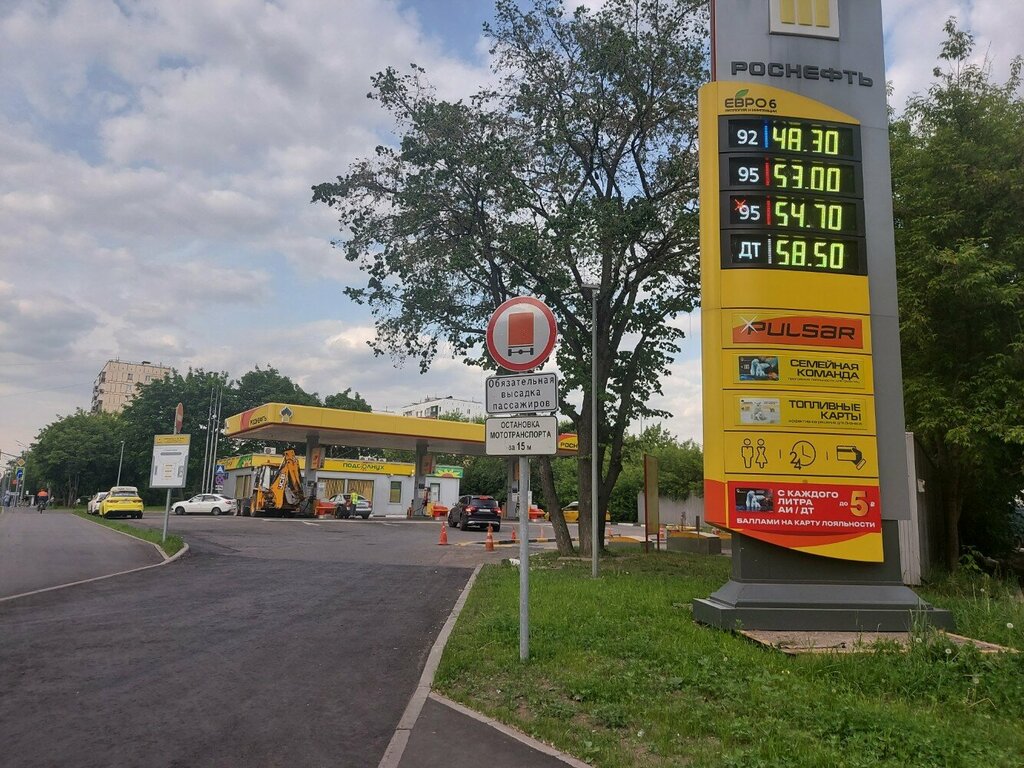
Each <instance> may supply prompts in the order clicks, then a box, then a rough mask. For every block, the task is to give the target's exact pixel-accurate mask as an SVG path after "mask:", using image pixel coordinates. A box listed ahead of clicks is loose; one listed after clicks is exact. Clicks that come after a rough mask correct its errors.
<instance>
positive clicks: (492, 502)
mask: <svg viewBox="0 0 1024 768" xmlns="http://www.w3.org/2000/svg"><path fill="white" fill-rule="evenodd" d="M448 525H450V526H451V527H452V528H461V529H462V530H464V531H467V530H469V527H470V526H476V527H478V528H486V527H487V526H488V525H493V526H494V530H495V531H500V530H501V515H500V514H499V509H498V500H497V499H495V498H494V497H493V496H461V497H460V498H459V500H458V501H456V502H455V503H454V504H453V505H452V508H451V509H449V510H448Z"/></svg>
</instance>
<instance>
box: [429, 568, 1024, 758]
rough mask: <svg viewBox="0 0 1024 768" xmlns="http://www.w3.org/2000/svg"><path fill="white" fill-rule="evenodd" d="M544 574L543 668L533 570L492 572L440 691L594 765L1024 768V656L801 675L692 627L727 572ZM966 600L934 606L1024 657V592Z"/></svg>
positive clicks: (859, 664) (940, 658) (873, 659)
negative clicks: (522, 604) (697, 604)
mask: <svg viewBox="0 0 1024 768" xmlns="http://www.w3.org/2000/svg"><path fill="white" fill-rule="evenodd" d="M533 566H534V567H533V568H531V572H530V654H531V658H530V660H529V661H528V662H527V663H525V664H524V663H521V662H520V661H519V613H518V604H519V603H518V600H519V575H518V570H517V569H516V568H513V567H511V566H508V565H503V566H497V565H493V566H487V567H485V568H484V569H483V570H482V571H481V573H480V577H479V579H478V581H477V583H476V586H475V587H474V589H473V592H472V594H471V595H470V597H469V600H468V602H467V604H466V607H465V609H464V611H463V613H462V615H461V616H460V618H459V621H458V624H457V626H456V628H455V631H454V632H453V634H452V637H451V639H450V640H449V642H448V645H447V648H446V650H445V654H444V658H443V660H442V662H441V666H440V668H439V670H438V674H437V677H436V680H435V688H436V689H437V690H439V691H440V692H442V693H444V694H445V695H447V696H450V697H451V698H453V699H456V700H458V701H461V702H463V703H465V704H467V705H469V706H472V707H473V708H475V709H477V710H479V711H482V712H484V713H486V714H488V715H491V716H493V717H496V718H497V719H499V720H502V721H504V722H506V723H509V724H512V725H514V726H516V727H518V728H520V729H522V730H523V731H526V732H527V733H530V734H532V735H534V736H536V737H538V738H540V739H542V740H544V741H547V742H550V743H553V744H555V745H557V746H558V747H560V748H562V749H564V750H565V751H567V752H569V753H571V754H574V755H576V756H578V757H580V758H581V759H583V760H586V761H587V762H589V763H591V764H592V765H595V766H599V767H600V768H625V767H626V766H639V767H642V768H653V767H655V766H658V767H660V766H666V767H667V766H680V765H692V766H701V767H702V768H703V767H704V766H708V767H710V768H715V767H718V766H721V767H722V768H726V767H729V768H732V767H738V766H743V767H744V768H758V767H759V766H764V767H765V768H768V767H771V768H776V767H778V766H806V767H807V768H822V767H823V766H829V767H831V766H837V767H848V768H854V767H856V766H864V767H865V768H867V767H868V766H871V767H872V768H875V767H876V766H891V767H892V768H896V767H897V766H898V767H899V768H913V767H915V766H921V768H925V767H926V766H927V768H934V767H935V766H950V767H952V766H983V767H984V768H999V767H1002V766H1005V767H1006V768H1010V767H1011V766H1013V767H1014V768H1019V767H1020V766H1022V765H1024V727H1022V725H1021V723H1022V722H1024V653H1021V654H1004V655H999V656H982V655H981V654H979V653H978V652H977V651H975V650H974V649H973V648H967V649H957V648H956V647H955V646H952V645H951V644H949V643H948V641H946V640H943V639H941V638H939V637H933V636H929V635H927V634H924V635H922V637H921V642H919V643H915V644H912V647H911V650H910V651H909V652H902V651H897V650H896V649H895V648H894V647H887V646H879V647H876V648H874V649H872V650H871V651H870V652H868V653H862V654H854V655H838V654H828V655H806V656H799V657H789V656H785V655H783V654H781V653H779V652H776V651H772V650H769V649H766V648H762V647H760V646H758V645H756V644H754V643H752V642H751V641H749V640H747V639H745V638H743V637H742V636H739V635H734V634H731V633H727V632H722V631H719V630H714V629H710V628H707V627H703V626H701V625H698V624H696V623H695V622H694V621H693V618H692V613H691V608H690V601H691V600H692V599H693V598H695V597H706V596H707V595H709V594H710V593H711V592H713V591H714V590H715V589H717V588H718V587H719V586H721V585H722V584H723V583H724V582H725V581H726V580H727V579H728V575H729V574H728V570H729V562H728V560H726V559H725V558H707V557H703V558H702V557H698V556H689V555H683V554H676V553H660V554H652V555H649V556H644V555H641V554H633V553H620V554H618V555H617V556H612V557H609V558H606V559H604V560H603V561H602V577H601V578H600V579H599V580H597V581H594V580H592V579H591V578H590V565H589V563H586V562H579V561H560V560H557V559H555V558H553V557H549V556H540V557H536V558H534V559H533ZM965 583H966V582H965V580H964V578H963V577H961V578H960V580H959V581H953V582H944V583H941V584H938V585H936V586H934V587H932V588H930V589H928V590H925V591H924V594H925V596H926V597H927V598H928V599H930V600H932V601H933V602H934V603H936V604H937V605H940V606H943V607H948V608H950V609H951V610H953V611H954V613H955V614H956V615H957V619H958V621H962V625H961V626H964V628H965V629H964V631H966V632H967V634H971V635H973V636H976V637H979V638H980V639H986V640H990V641H993V642H999V643H1002V644H1007V645H1011V646H1013V647H1015V648H1018V649H1020V648H1022V647H1024V635H1022V630H1024V614H1022V612H1024V604H1022V602H1021V598H1020V593H1019V591H1018V592H1017V593H1014V592H1013V591H1012V590H1011V589H1009V588H1008V587H1005V586H1002V587H1000V589H999V590H995V589H993V590H990V591H987V592H986V593H985V595H987V598H979V597H977V596H976V595H977V594H980V593H975V595H974V596H972V594H971V593H970V591H969V590H968V589H967V587H966V586H965ZM979 588H980V587H979ZM986 600H987V601H989V605H991V606H992V607H991V609H989V608H988V607H987V605H986ZM1015 619H1016V620H1015ZM1007 624H1012V625H1013V628H1008V627H1007V626H1006V625H1007Z"/></svg>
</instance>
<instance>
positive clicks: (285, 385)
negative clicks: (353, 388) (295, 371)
mask: <svg viewBox="0 0 1024 768" xmlns="http://www.w3.org/2000/svg"><path fill="white" fill-rule="evenodd" d="M234 388H235V394H234V399H233V408H234V410H233V412H234V413H238V412H241V411H246V410H248V409H249V408H255V407H256V406H259V405H263V404H264V403H289V404H291V405H320V398H319V397H318V396H317V394H316V393H315V392H314V393H313V394H310V393H308V392H306V391H304V390H303V389H302V387H300V386H299V385H298V384H296V383H295V382H294V381H292V380H291V379H290V378H288V377H287V376H283V375H282V374H281V373H280V372H278V370H277V368H274V367H273V366H272V365H268V366H267V367H266V368H260V367H259V366H258V365H257V366H256V367H255V368H254V369H253V370H251V371H249V372H248V373H245V374H243V375H242V377H241V378H240V379H239V380H238V381H237V382H235V387H234ZM347 392H348V390H345V393H343V394H346V393H347ZM330 407H332V408H336V407H338V406H330Z"/></svg>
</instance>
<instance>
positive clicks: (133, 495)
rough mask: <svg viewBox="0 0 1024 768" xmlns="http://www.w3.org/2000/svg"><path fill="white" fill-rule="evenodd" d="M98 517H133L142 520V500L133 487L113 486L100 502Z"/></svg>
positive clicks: (136, 489)
mask: <svg viewBox="0 0 1024 768" xmlns="http://www.w3.org/2000/svg"><path fill="white" fill-rule="evenodd" d="M99 514H100V517H134V518H138V519H139V520H141V519H142V499H141V498H140V497H139V489H138V488H136V487H135V486H134V485H115V486H114V487H113V488H111V489H110V492H109V493H108V494H107V497H106V498H105V499H103V501H101V502H100V506H99Z"/></svg>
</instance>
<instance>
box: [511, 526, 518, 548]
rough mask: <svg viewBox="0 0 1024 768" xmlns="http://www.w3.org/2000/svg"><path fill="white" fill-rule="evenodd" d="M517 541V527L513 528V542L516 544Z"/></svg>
mask: <svg viewBox="0 0 1024 768" xmlns="http://www.w3.org/2000/svg"><path fill="white" fill-rule="evenodd" d="M516 541H517V539H516V529H515V528H513V529H512V543H513V544H515V543H516Z"/></svg>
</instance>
